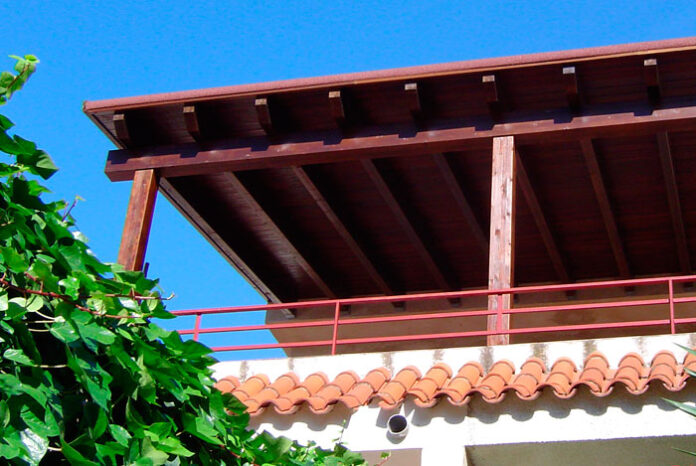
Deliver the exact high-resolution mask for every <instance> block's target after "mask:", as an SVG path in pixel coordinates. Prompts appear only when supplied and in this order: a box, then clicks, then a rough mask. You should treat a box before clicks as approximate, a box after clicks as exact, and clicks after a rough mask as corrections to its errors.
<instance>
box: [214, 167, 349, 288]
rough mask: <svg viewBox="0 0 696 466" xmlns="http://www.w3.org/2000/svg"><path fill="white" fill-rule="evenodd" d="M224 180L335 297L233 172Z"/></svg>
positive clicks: (308, 271) (315, 281)
mask: <svg viewBox="0 0 696 466" xmlns="http://www.w3.org/2000/svg"><path fill="white" fill-rule="evenodd" d="M225 178H226V182H227V183H228V184H229V185H230V186H231V187H232V188H233V189H234V190H235V191H237V192H238V193H239V194H240V195H241V196H242V200H243V201H244V202H245V203H246V204H247V206H248V207H249V208H250V209H251V210H252V211H253V212H254V215H255V216H256V217H257V218H259V219H261V220H262V221H263V223H265V224H266V225H267V226H268V227H269V228H270V229H271V230H273V232H274V233H275V236H276V237H277V238H279V239H280V240H281V241H282V242H283V243H284V245H285V248H286V249H287V250H288V251H289V253H290V255H291V256H292V257H293V258H294V259H295V261H296V262H297V263H298V265H299V266H300V267H301V268H302V270H304V271H305V273H306V274H307V275H308V276H309V278H310V279H311V280H312V281H313V282H314V284H315V285H316V286H317V288H319V290H320V291H321V292H322V293H324V296H326V297H327V298H332V299H333V298H336V297H337V296H336V294H335V293H334V292H333V291H332V290H331V288H330V287H329V286H328V285H327V284H326V282H325V281H324V280H323V279H322V278H321V276H320V275H319V273H317V271H316V270H315V269H314V267H312V266H311V265H310V263H309V262H307V260H306V259H305V257H304V256H303V255H302V254H301V253H300V252H299V251H298V250H297V248H295V246H294V245H293V244H292V242H291V241H290V240H289V239H288V237H287V236H286V235H285V233H284V232H283V231H282V230H281V229H280V227H278V225H277V224H276V223H275V222H274V221H273V219H272V218H271V217H270V216H269V215H268V213H266V211H265V210H264V208H263V207H262V206H261V204H259V203H258V202H257V201H256V199H254V196H252V194H251V193H250V192H249V191H248V190H247V189H246V187H245V186H244V185H243V184H242V182H241V181H239V178H237V176H236V175H235V174H234V173H231V172H227V173H225Z"/></svg>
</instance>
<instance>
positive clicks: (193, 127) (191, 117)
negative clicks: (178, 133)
mask: <svg viewBox="0 0 696 466" xmlns="http://www.w3.org/2000/svg"><path fill="white" fill-rule="evenodd" d="M182 113H183V115H184V123H185V124H186V131H187V132H188V133H189V134H190V135H191V137H192V138H193V139H194V140H195V141H200V139H201V128H200V123H199V121H198V113H197V112H196V106H195V105H193V104H191V105H184V109H183V112H182Z"/></svg>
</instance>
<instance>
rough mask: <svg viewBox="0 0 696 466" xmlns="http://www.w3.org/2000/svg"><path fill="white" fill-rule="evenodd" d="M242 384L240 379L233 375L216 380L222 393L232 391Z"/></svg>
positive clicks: (217, 386) (216, 385)
mask: <svg viewBox="0 0 696 466" xmlns="http://www.w3.org/2000/svg"><path fill="white" fill-rule="evenodd" d="M240 385H241V384H240V382H239V379H238V378H237V377H233V376H228V377H224V378H222V379H220V380H218V381H217V382H215V388H217V389H218V390H220V391H221V392H222V393H232V392H233V391H235V390H236V389H237V388H238V387H239V386H240Z"/></svg>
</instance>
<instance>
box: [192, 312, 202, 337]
mask: <svg viewBox="0 0 696 466" xmlns="http://www.w3.org/2000/svg"><path fill="white" fill-rule="evenodd" d="M201 317H202V314H196V323H195V324H194V326H193V341H198V333H199V331H200V330H201Z"/></svg>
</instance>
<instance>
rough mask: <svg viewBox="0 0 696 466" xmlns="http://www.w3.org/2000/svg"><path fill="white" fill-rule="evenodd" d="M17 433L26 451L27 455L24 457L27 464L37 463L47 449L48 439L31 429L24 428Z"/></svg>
mask: <svg viewBox="0 0 696 466" xmlns="http://www.w3.org/2000/svg"><path fill="white" fill-rule="evenodd" d="M19 435H20V438H21V439H22V444H23V445H24V449H25V450H26V452H27V453H28V456H27V457H25V458H24V459H25V460H27V461H28V463H29V464H36V465H38V464H39V462H40V461H41V459H42V458H43V457H44V455H45V454H46V452H47V451H48V439H46V438H44V437H42V436H41V435H38V434H37V433H36V432H33V431H32V430H31V429H24V430H23V431H21V432H20V433H19Z"/></svg>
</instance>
